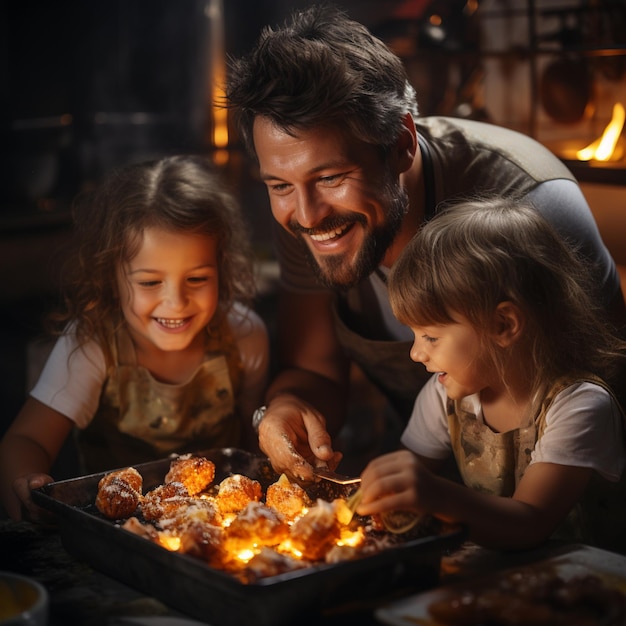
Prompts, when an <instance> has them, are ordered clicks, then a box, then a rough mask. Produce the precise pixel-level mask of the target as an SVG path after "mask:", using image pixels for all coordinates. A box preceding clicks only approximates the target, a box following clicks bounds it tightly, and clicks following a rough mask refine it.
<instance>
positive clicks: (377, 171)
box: [254, 117, 408, 289]
mask: <svg viewBox="0 0 626 626" xmlns="http://www.w3.org/2000/svg"><path fill="white" fill-rule="evenodd" d="M254 145H255V149H256V153H257V157H258V159H259V165H260V172H261V177H262V179H263V181H264V182H265V184H266V186H267V190H268V194H269V198H270V204H271V207H272V213H273V215H274V218H275V219H276V221H277V222H278V223H279V224H280V225H281V226H282V227H283V228H285V229H286V230H288V231H289V232H291V233H292V234H293V235H294V236H295V237H297V238H298V240H299V241H300V242H301V243H302V245H303V247H304V249H305V251H306V253H307V257H308V258H309V260H310V261H311V263H312V266H313V267H314V269H315V270H316V272H317V274H318V277H319V279H320V280H321V281H322V282H323V283H324V284H326V285H328V286H330V287H332V288H339V289H344V288H347V287H350V286H352V285H355V284H356V283H358V282H359V281H360V280H362V279H363V278H364V277H366V276H367V275H369V274H370V273H371V272H372V271H373V270H374V269H375V268H376V267H377V266H378V265H379V264H380V263H381V261H382V260H383V258H384V256H385V252H386V251H387V249H388V248H389V246H390V245H391V244H392V242H393V240H394V239H395V237H396V235H397V234H398V232H399V231H400V228H401V225H402V220H403V218H404V216H405V214H406V212H407V210H408V198H407V196H406V193H405V191H404V189H403V188H402V187H401V186H400V184H399V180H398V174H397V173H394V172H392V168H391V166H389V165H387V164H385V163H383V161H382V159H381V156H380V154H379V152H377V150H376V149H375V147H374V146H372V145H370V144H367V143H365V142H362V141H359V140H357V139H350V138H348V137H346V136H345V133H342V132H340V130H338V129H337V128H336V127H335V128H332V127H321V128H316V129H315V130H310V131H309V130H307V131H298V132H297V135H296V136H295V137H294V136H292V135H289V134H287V133H286V132H285V131H283V130H281V129H279V128H277V127H276V126H275V125H274V124H273V123H272V122H271V121H270V120H268V119H267V118H264V117H257V119H256V121H255V123H254Z"/></svg>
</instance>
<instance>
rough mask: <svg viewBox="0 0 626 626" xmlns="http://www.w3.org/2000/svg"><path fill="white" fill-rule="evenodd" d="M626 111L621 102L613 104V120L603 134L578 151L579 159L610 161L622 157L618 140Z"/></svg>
mask: <svg viewBox="0 0 626 626" xmlns="http://www.w3.org/2000/svg"><path fill="white" fill-rule="evenodd" d="M625 117H626V112H625V111H624V107H623V105H622V104H620V103H619V102H618V103H616V104H615V105H614V106H613V115H612V117H611V121H610V122H609V123H608V125H607V127H606V128H605V129H604V132H603V133H602V136H601V137H599V138H598V139H596V140H595V141H594V142H592V143H590V144H589V145H588V146H586V147H585V148H583V149H582V150H578V151H577V152H576V157H577V158H578V160H579V161H591V160H592V159H594V160H596V161H610V160H616V159H618V158H620V156H621V155H620V154H617V151H616V148H617V142H618V139H619V137H620V134H621V132H622V129H623V128H624V119H625Z"/></svg>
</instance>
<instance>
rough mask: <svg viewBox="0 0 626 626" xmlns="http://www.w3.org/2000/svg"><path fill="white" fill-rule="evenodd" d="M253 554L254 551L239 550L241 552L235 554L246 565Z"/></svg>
mask: <svg viewBox="0 0 626 626" xmlns="http://www.w3.org/2000/svg"><path fill="white" fill-rule="evenodd" d="M255 554H256V553H255V552H254V550H241V552H239V553H238V554H237V558H238V559H239V560H240V561H243V562H244V563H247V562H248V561H249V560H250V559H251V558H252V557H253V556H254V555H255Z"/></svg>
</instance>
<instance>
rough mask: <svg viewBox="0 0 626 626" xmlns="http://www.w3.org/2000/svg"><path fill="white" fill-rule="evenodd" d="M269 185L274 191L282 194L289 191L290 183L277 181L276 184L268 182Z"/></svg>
mask: <svg viewBox="0 0 626 626" xmlns="http://www.w3.org/2000/svg"><path fill="white" fill-rule="evenodd" d="M267 187H268V189H269V190H270V191H271V192H273V193H278V194H282V193H286V192H287V191H289V188H290V185H288V184H287V183H276V184H275V185H269V184H268V186H267Z"/></svg>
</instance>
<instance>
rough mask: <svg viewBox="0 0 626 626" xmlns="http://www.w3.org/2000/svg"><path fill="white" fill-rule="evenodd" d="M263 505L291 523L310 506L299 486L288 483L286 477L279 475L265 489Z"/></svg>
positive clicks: (304, 492) (307, 498) (307, 497)
mask: <svg viewBox="0 0 626 626" xmlns="http://www.w3.org/2000/svg"><path fill="white" fill-rule="evenodd" d="M265 504H267V506H269V507H272V508H273V509H275V510H276V511H278V512H279V513H280V514H281V515H283V516H284V517H285V518H286V519H288V520H290V521H292V520H294V519H295V518H296V517H299V516H300V515H302V513H303V512H304V511H303V509H305V508H308V507H310V506H311V499H310V498H309V496H308V495H307V493H306V491H304V489H303V488H302V487H300V485H298V484H297V483H291V482H289V479H288V478H287V476H285V474H281V476H280V478H279V479H278V480H277V481H276V482H275V483H273V484H271V485H269V486H268V488H267V489H266V492H265Z"/></svg>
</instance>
